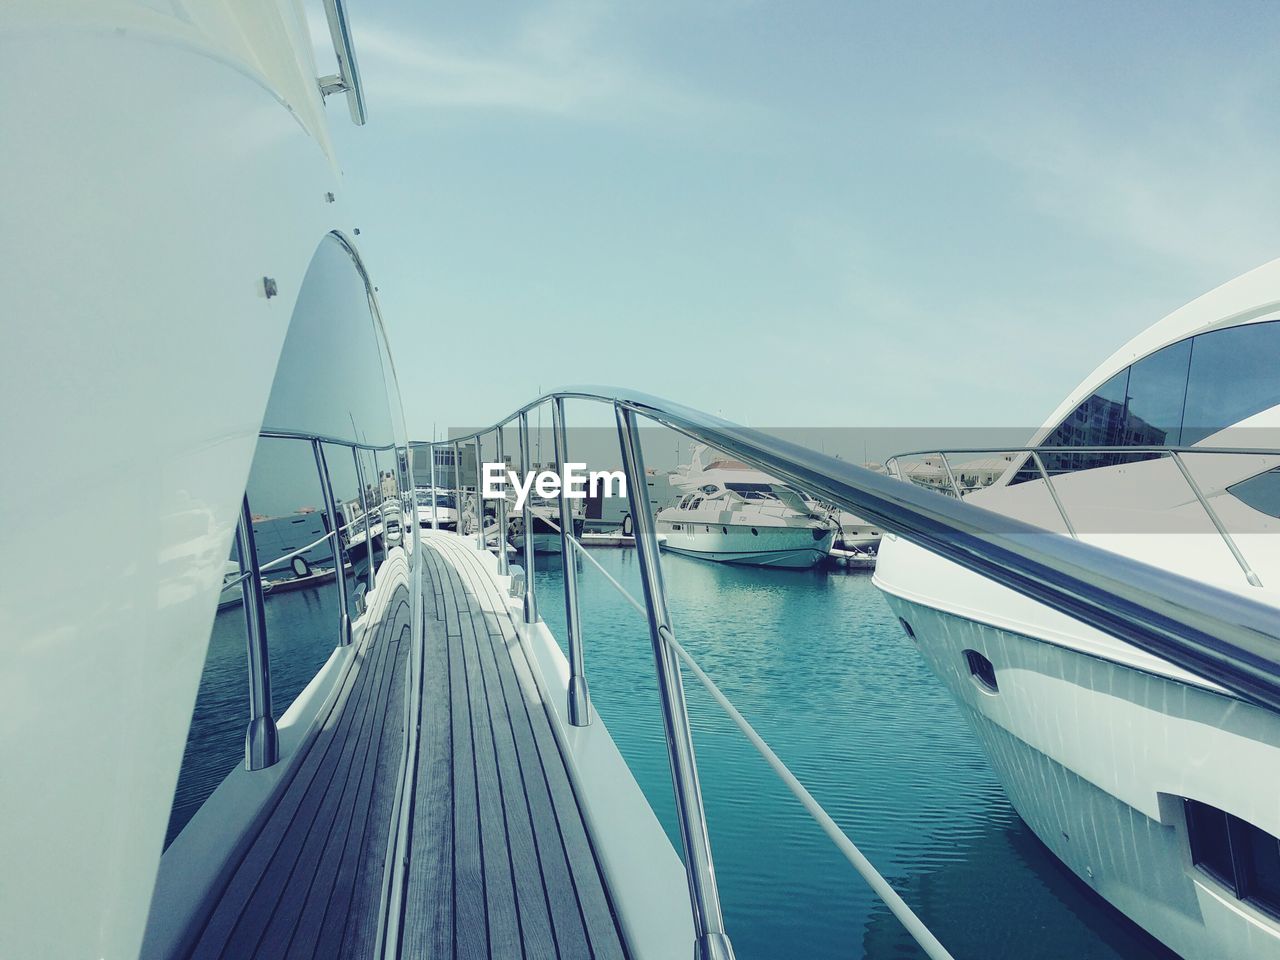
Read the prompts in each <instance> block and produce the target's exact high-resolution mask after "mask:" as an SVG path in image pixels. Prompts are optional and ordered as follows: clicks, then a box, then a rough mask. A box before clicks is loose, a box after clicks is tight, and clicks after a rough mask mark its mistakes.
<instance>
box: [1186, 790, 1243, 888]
mask: <svg viewBox="0 0 1280 960" xmlns="http://www.w3.org/2000/svg"><path fill="white" fill-rule="evenodd" d="M1186 811H1187V836H1188V838H1189V839H1190V840H1191V859H1192V861H1193V862H1194V863H1195V865H1196V866H1197V867H1199V868H1200V869H1201V870H1204V871H1205V872H1206V873H1208V874H1211V875H1212V876H1214V877H1216V878H1217V879H1218V880H1221V881H1222V882H1223V883H1225V884H1226V885H1227V886H1229V887H1231V888H1232V889H1233V890H1234V889H1235V867H1234V866H1233V864H1232V860H1231V838H1230V835H1229V834H1228V831H1227V815H1226V813H1224V812H1223V811H1221V810H1219V809H1218V808H1217V807H1211V806H1209V805H1208V804H1207V803H1200V802H1199V801H1197V800H1188V801H1187V802H1186Z"/></svg>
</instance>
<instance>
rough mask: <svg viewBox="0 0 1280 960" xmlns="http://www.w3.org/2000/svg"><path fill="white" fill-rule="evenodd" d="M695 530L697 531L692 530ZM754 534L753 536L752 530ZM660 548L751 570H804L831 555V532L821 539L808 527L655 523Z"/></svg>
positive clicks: (832, 534) (661, 521) (832, 532)
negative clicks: (766, 568)
mask: <svg viewBox="0 0 1280 960" xmlns="http://www.w3.org/2000/svg"><path fill="white" fill-rule="evenodd" d="M695 528H696V529H695ZM753 530H754V531H755V532H754V533H753V532H752V531H753ZM658 532H659V533H660V534H661V535H663V536H665V537H666V540H665V541H663V542H662V544H661V545H662V549H664V550H670V551H671V552H672V553H678V554H682V555H683V556H686V557H697V558H698V559H700V560H713V561H715V562H717V563H735V564H740V565H744V566H753V567H780V568H784V569H791V570H804V569H807V568H809V567H812V566H815V565H817V564H819V563H821V562H822V560H823V559H824V558H825V557H826V556H827V554H829V553H830V552H831V544H832V541H833V540H834V538H835V532H834V531H827V532H826V534H825V536H823V538H822V539H820V540H815V539H814V537H813V532H812V528H810V527H800V526H796V527H766V526H757V527H748V526H740V525H736V524H730V525H714V524H691V523H672V522H669V521H663V520H660V521H658Z"/></svg>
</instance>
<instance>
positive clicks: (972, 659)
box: [964, 650, 1000, 693]
mask: <svg viewBox="0 0 1280 960" xmlns="http://www.w3.org/2000/svg"><path fill="white" fill-rule="evenodd" d="M964 659H965V662H966V663H968V665H969V673H970V675H971V676H972V677H973V679H974V680H976V681H977V682H978V683H979V684H981V685H982V686H983V687H984V688H985V689H986V690H987V691H988V692H989V693H999V692H1000V686H999V684H997V683H996V668H995V667H994V666H993V665H992V663H991V661H990V660H988V659H987V658H986V657H984V656H983V655H982V654H980V653H979V652H978V651H977V650H966V651H965V652H964Z"/></svg>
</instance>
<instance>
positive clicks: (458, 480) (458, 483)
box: [453, 440, 462, 536]
mask: <svg viewBox="0 0 1280 960" xmlns="http://www.w3.org/2000/svg"><path fill="white" fill-rule="evenodd" d="M453 495H454V498H455V499H456V502H457V506H458V509H457V514H458V523H457V526H456V527H455V528H454V533H456V534H457V535H458V536H462V455H461V454H460V453H459V451H458V441H457V440H455V441H453Z"/></svg>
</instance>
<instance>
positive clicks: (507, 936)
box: [448, 568, 522, 957]
mask: <svg viewBox="0 0 1280 960" xmlns="http://www.w3.org/2000/svg"><path fill="white" fill-rule="evenodd" d="M448 573H449V588H450V589H451V590H452V591H453V599H454V604H455V605H456V607H457V609H458V614H459V619H460V629H461V636H460V637H459V640H458V644H459V646H460V648H461V651H462V665H463V669H464V672H465V674H466V678H467V680H466V691H467V704H468V706H469V708H470V714H471V736H472V741H473V745H474V760H475V771H476V801H477V808H478V811H479V826H480V835H479V842H480V856H481V860H482V862H483V867H484V890H483V891H482V896H483V900H482V902H481V903H479V904H478V905H477V906H478V907H479V908H480V909H483V910H484V914H485V917H486V919H487V921H488V935H489V953H490V955H491V956H495V957H518V956H520V955H521V951H522V944H521V936H520V921H519V918H518V917H517V915H516V893H515V882H514V880H513V879H512V876H511V859H510V855H509V853H508V849H509V844H508V840H507V823H506V815H505V813H504V810H503V804H502V788H503V784H502V781H501V779H500V778H499V776H498V765H497V758H496V755H495V753H494V746H493V739H494V734H493V726H492V721H491V714H490V707H489V702H488V691H487V689H486V687H485V677H484V673H483V671H482V669H481V666H480V659H479V656H480V652H479V649H478V643H477V636H476V630H475V626H474V623H473V621H472V618H471V608H472V606H473V605H474V602H475V599H474V597H472V596H470V595H469V591H468V590H467V588H466V586H465V585H464V584H463V582H462V579H461V578H460V577H459V576H458V571H457V569H456V568H451V569H450V570H449V571H448ZM485 639H486V641H487V639H488V636H487V634H486V635H485ZM472 892H473V891H470V890H468V889H466V888H464V887H459V889H458V894H459V896H461V895H463V894H464V893H466V894H468V895H469V894H471V893H472ZM461 909H462V908H461V907H460V910H461Z"/></svg>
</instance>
